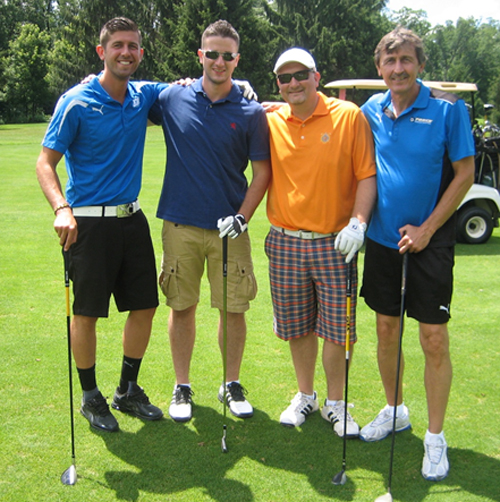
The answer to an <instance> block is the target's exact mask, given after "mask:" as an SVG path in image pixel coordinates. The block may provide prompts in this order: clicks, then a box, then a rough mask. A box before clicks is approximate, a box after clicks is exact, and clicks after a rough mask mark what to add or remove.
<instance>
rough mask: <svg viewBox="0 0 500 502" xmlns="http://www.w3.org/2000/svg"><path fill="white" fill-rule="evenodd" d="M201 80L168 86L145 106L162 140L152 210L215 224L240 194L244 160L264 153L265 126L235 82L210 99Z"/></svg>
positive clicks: (243, 187) (230, 210) (186, 222)
mask: <svg viewBox="0 0 500 502" xmlns="http://www.w3.org/2000/svg"><path fill="white" fill-rule="evenodd" d="M202 83H203V79H198V80H197V81H196V82H195V83H194V84H193V85H191V86H189V87H183V86H179V85H173V86H170V87H169V88H168V89H166V90H164V91H163V92H162V93H161V94H160V97H159V99H158V102H157V103H156V104H155V106H154V107H153V108H152V110H151V115H150V118H151V120H153V122H156V123H159V122H161V124H162V126H163V132H164V134H165V141H166V144H167V164H166V168H165V177H164V180H163V189H162V192H161V197H160V201H159V204H158V211H157V216H158V218H161V219H164V220H168V221H173V222H174V223H180V224H184V225H191V226H195V227H199V228H205V229H215V228H217V220H218V219H219V218H221V217H223V216H228V215H230V214H235V213H236V212H237V211H238V210H239V208H240V206H241V204H242V202H243V199H244V198H245V194H246V192H247V188H248V183H247V179H246V176H245V169H246V168H247V165H248V161H249V160H252V161H259V160H266V159H269V157H270V154H269V129H268V125H267V119H266V114H265V111H264V109H263V108H262V106H261V105H260V104H259V103H257V102H256V101H249V100H247V99H246V98H244V97H243V95H242V93H241V91H240V89H239V87H238V86H236V85H233V88H232V90H231V92H230V93H229V95H228V96H227V97H226V98H225V99H222V100H220V101H216V102H213V103H212V101H210V99H209V98H208V97H207V96H206V95H205V93H204V91H203V87H202Z"/></svg>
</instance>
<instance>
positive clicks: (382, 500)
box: [375, 492, 392, 502]
mask: <svg viewBox="0 0 500 502" xmlns="http://www.w3.org/2000/svg"><path fill="white" fill-rule="evenodd" d="M375 502H392V495H391V494H390V493H389V492H387V493H385V494H384V495H380V497H377V498H376V499H375Z"/></svg>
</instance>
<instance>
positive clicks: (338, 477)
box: [332, 262, 352, 485]
mask: <svg viewBox="0 0 500 502" xmlns="http://www.w3.org/2000/svg"><path fill="white" fill-rule="evenodd" d="M351 267H352V265H351V262H349V263H348V264H347V267H346V281H345V296H346V302H345V303H346V314H345V387H344V438H343V440H344V451H343V453H342V470H341V471H340V472H338V473H337V474H335V476H333V479H332V483H333V484H334V485H345V483H346V481H347V476H346V473H345V471H346V449H347V389H348V382H349V348H350V338H351Z"/></svg>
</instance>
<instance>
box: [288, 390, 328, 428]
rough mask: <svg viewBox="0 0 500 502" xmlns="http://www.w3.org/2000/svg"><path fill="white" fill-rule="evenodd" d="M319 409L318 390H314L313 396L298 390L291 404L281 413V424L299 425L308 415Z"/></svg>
mask: <svg viewBox="0 0 500 502" xmlns="http://www.w3.org/2000/svg"><path fill="white" fill-rule="evenodd" d="M317 410H319V403H318V396H317V395H316V392H314V397H313V398H310V397H308V396H307V395H306V394H303V393H302V392H297V394H295V397H294V398H293V399H292V401H291V403H290V406H288V408H287V409H286V410H285V411H284V412H283V413H282V414H281V416H280V424H281V425H286V426H287V427H298V426H299V425H302V424H303V423H304V422H305V420H306V417H307V415H310V414H311V413H313V412H315V411H317Z"/></svg>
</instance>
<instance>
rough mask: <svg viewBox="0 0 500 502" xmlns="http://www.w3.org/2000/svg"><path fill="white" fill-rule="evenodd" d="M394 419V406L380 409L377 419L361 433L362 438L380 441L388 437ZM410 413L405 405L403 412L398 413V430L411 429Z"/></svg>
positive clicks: (369, 440)
mask: <svg viewBox="0 0 500 502" xmlns="http://www.w3.org/2000/svg"><path fill="white" fill-rule="evenodd" d="M393 420H394V408H391V407H390V406H389V405H386V407H385V408H383V409H382V410H380V413H379V414H378V415H377V416H376V417H375V420H373V421H372V422H370V423H369V424H368V425H365V426H364V427H363V428H362V429H361V432H360V433H359V437H360V439H362V440H363V441H368V442H371V441H380V440H381V439H384V438H386V437H387V436H388V435H389V434H391V432H392V423H393ZM410 428H411V424H410V414H409V412H408V408H407V407H406V406H403V413H401V414H400V413H398V415H397V417H396V432H401V431H405V430H406V429H410Z"/></svg>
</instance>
